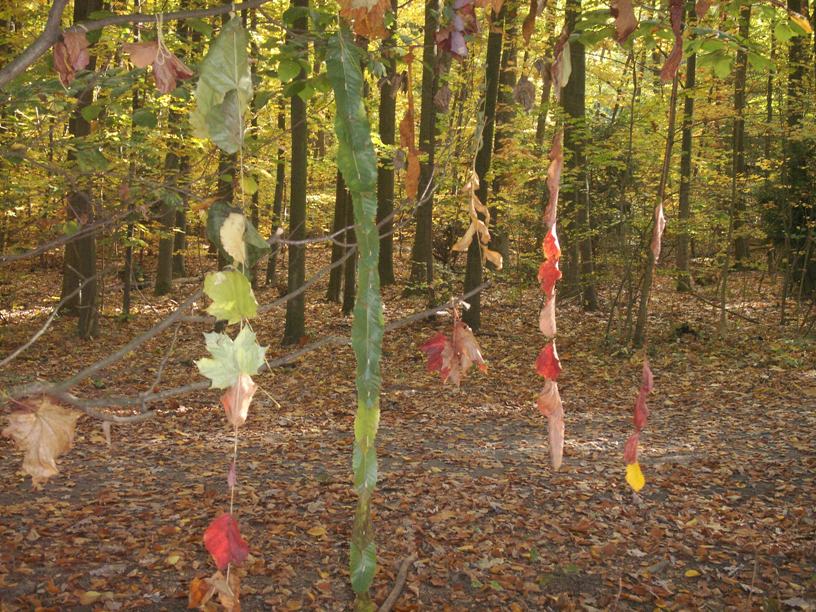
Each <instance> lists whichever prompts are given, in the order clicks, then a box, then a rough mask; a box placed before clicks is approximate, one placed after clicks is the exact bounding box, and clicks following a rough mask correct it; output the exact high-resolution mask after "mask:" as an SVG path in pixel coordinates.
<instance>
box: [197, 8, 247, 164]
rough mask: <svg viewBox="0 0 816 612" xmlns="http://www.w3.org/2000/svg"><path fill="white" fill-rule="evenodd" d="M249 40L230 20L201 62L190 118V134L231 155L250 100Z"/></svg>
mask: <svg viewBox="0 0 816 612" xmlns="http://www.w3.org/2000/svg"><path fill="white" fill-rule="evenodd" d="M248 44H249V36H248V34H247V31H246V30H245V29H244V28H243V26H242V25H241V19H240V18H239V17H233V18H232V19H230V20H229V21H228V22H227V23H226V24H225V25H224V27H223V28H222V29H221V32H220V33H219V34H218V36H217V37H216V38H215V40H213V42H212V44H211V45H210V48H209V50H208V51H207V55H206V56H205V57H204V60H203V61H202V62H201V76H200V77H199V79H198V85H197V87H196V93H195V97H196V107H195V109H194V110H193V112H192V113H191V115H190V123H191V124H192V126H193V134H194V135H195V136H196V137H198V138H209V139H210V140H212V141H213V142H214V143H215V144H216V145H217V146H218V147H219V148H221V149H222V150H223V151H225V152H226V153H235V152H237V151H238V149H239V148H240V147H241V143H242V142H243V137H244V116H245V114H246V110H247V108H248V107H249V103H250V102H251V100H252V75H251V73H250V70H249V60H248V57H247V45H248Z"/></svg>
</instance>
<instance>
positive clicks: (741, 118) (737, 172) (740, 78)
mask: <svg viewBox="0 0 816 612" xmlns="http://www.w3.org/2000/svg"><path fill="white" fill-rule="evenodd" d="M750 29H751V5H750V4H743V5H742V6H741V7H740V14H739V36H740V40H741V41H744V44H746V45H747V44H748V36H749V34H750ZM747 73H748V51H747V50H746V48H745V47H743V46H740V47H739V49H737V61H736V64H735V67H734V128H733V134H732V140H731V145H732V146H731V150H732V155H733V159H732V169H731V198H732V199H733V201H734V234H735V239H734V256H735V259H736V263H737V266H738V267H742V266H744V265H745V263H746V262H747V261H748V257H749V252H748V236H746V235H745V234H744V232H741V231H740V230H741V228H742V226H743V224H744V222H745V190H744V189H743V187H742V183H743V181H744V176H743V175H744V174H745V82H746V76H747ZM728 247H730V245H728V246H727V247H726V248H728Z"/></svg>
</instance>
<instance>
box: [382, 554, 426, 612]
mask: <svg viewBox="0 0 816 612" xmlns="http://www.w3.org/2000/svg"><path fill="white" fill-rule="evenodd" d="M416 560H417V556H416V554H413V555H411V556H410V557H406V558H405V559H403V560H402V563H401V564H400V568H399V572H398V573H397V579H396V581H395V582H394V588H393V589H391V593H389V594H388V598H387V599H386V600H385V601H384V602H383V604H382V605H381V606H380V607H379V608H378V610H377V612H391V608H393V607H394V604H395V603H397V599H398V598H399V596H400V593H401V592H402V589H403V587H404V586H405V581H406V580H407V579H408V570H409V569H410V567H411V564H413V562H414V561H416Z"/></svg>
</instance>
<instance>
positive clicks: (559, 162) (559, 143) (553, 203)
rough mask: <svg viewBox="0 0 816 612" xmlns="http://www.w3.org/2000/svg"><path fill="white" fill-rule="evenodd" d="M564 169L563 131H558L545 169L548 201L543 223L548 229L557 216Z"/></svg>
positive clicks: (553, 223)
mask: <svg viewBox="0 0 816 612" xmlns="http://www.w3.org/2000/svg"><path fill="white" fill-rule="evenodd" d="M563 169H564V130H558V133H557V134H556V135H555V137H554V138H553V143H552V148H551V149H550V165H549V166H548V167H547V190H548V191H549V192H550V199H549V201H548V202H547V208H546V210H545V211H544V223H545V224H546V225H547V227H548V228H550V227H553V226H554V225H555V219H556V217H557V216H558V192H559V191H560V188H561V172H562V171H563Z"/></svg>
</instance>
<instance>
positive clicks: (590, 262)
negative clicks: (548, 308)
mask: <svg viewBox="0 0 816 612" xmlns="http://www.w3.org/2000/svg"><path fill="white" fill-rule="evenodd" d="M580 17H581V0H568V1H567V27H568V28H569V30H570V31H572V30H573V29H574V28H575V24H576V23H577V22H578V21H579V19H580ZM569 45H570V57H571V59H572V73H571V75H570V79H569V81H568V82H567V86H566V87H564V90H563V92H562V94H561V103H562V105H563V107H564V112H565V113H566V115H567V117H568V119H567V124H566V127H565V130H564V152H565V157H566V160H567V162H566V168H567V173H568V176H569V177H570V183H571V184H570V185H569V186H568V187H567V189H566V190H565V194H564V195H565V196H566V197H565V198H564V200H565V204H566V206H565V209H566V211H565V212H567V214H569V211H570V209H572V210H574V211H575V214H576V217H577V224H575V225H573V226H572V227H575V228H576V230H577V231H574V232H573V235H572V236H570V235H569V232H566V233H565V234H562V235H566V237H567V241H566V243H567V244H566V248H567V253H568V254H569V255H570V257H569V258H568V260H567V266H566V267H565V274H564V277H565V281H566V282H567V283H570V281H572V283H573V284H574V282H575V281H576V280H577V281H578V282H579V283H580V287H581V301H582V303H583V306H584V309H585V310H597V309H598V297H597V294H596V291H595V270H594V268H595V262H594V256H593V253H592V233H591V232H592V227H591V219H590V212H589V208H590V203H589V193H588V185H587V180H588V174H587V171H586V166H587V158H586V52H585V49H584V45H583V44H582V43H581V42H579V41H577V40H575V41H571V42H570V43H569ZM576 256H578V257H576ZM579 258H580V268H579V261H578V259H579ZM579 270H580V276H579V274H578V272H579Z"/></svg>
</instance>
